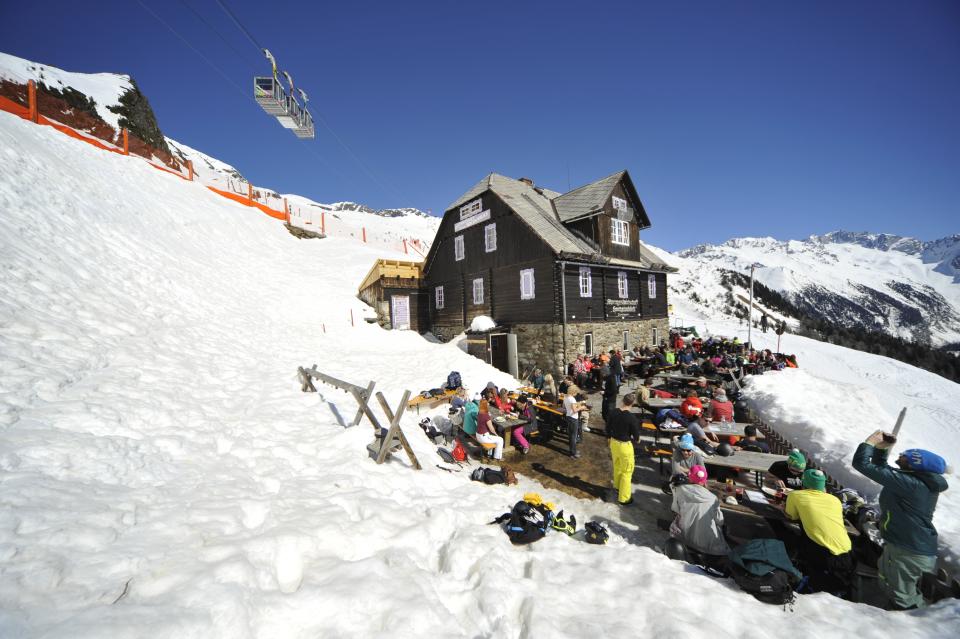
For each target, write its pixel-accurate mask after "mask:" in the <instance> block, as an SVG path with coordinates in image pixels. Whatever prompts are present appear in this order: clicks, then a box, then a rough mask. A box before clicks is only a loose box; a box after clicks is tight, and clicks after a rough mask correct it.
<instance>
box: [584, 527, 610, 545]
mask: <svg viewBox="0 0 960 639" xmlns="http://www.w3.org/2000/svg"><path fill="white" fill-rule="evenodd" d="M584 528H585V529H586V536H585V537H584V539H585V540H586V541H587V543H588V544H601V545H602V544H605V543H607V539H609V538H610V535H609V533H607V529H606V528H604V527H603V524H600V523H598V522H595V521H588V522H587V523H586V525H585V526H584Z"/></svg>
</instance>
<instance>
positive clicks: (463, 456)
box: [450, 441, 467, 462]
mask: <svg viewBox="0 0 960 639" xmlns="http://www.w3.org/2000/svg"><path fill="white" fill-rule="evenodd" d="M450 454H451V455H453V459H454V460H455V461H458V462H462V461H466V460H467V449H466V448H464V447H463V442H460V441H458V442H457V445H456V446H454V447H453V450H452V451H451V453H450Z"/></svg>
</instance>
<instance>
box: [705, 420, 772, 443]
mask: <svg viewBox="0 0 960 639" xmlns="http://www.w3.org/2000/svg"><path fill="white" fill-rule="evenodd" d="M747 426H750V424H748V423H745V422H710V425H709V426H708V427H707V430H709V431H710V432H711V433H713V434H714V435H717V436H720V435H723V436H725V437H727V436H730V435H736V436H738V437H745V436H746V433H744V432H743V429H744V428H746V427H747ZM757 439H763V433H761V432H760V431H759V429H758V430H757Z"/></svg>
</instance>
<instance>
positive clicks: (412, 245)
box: [0, 80, 428, 257]
mask: <svg viewBox="0 0 960 639" xmlns="http://www.w3.org/2000/svg"><path fill="white" fill-rule="evenodd" d="M21 86H22V85H21ZM21 95H22V94H21ZM27 98H28V105H27V106H23V105H22V104H18V103H17V102H14V101H13V100H11V99H9V98H7V97H4V96H2V95H0V111H6V112H7V113H11V114H13V115H16V116H17V117H20V118H23V119H24V120H29V121H31V122H34V123H36V124H40V125H44V126H49V127H52V128H54V129H56V130H57V131H59V132H61V133H63V134H65V135H68V136H70V137H72V138H74V139H77V140H80V141H82V142H86V143H87V144H90V145H92V146H95V147H97V148H98V149H102V150H104V151H109V152H111V153H117V154H119V155H130V152H129V135H128V132H127V129H126V128H124V129H122V135H123V137H122V139H123V147H122V148H121V147H119V146H116V145H112V144H110V143H108V142H105V141H101V140H100V139H97V138H94V137H91V136H87V135H84V134H83V133H81V132H79V131H77V130H76V129H73V128H71V127H69V126H66V125H64V124H61V123H59V122H56V121H54V120H51V119H49V118H47V117H44V116H43V115H40V113H39V111H38V106H37V89H36V85H35V83H34V81H33V80H30V81H28V83H27ZM140 159H142V160H143V161H144V162H146V163H147V164H149V165H150V166H152V167H153V168H155V169H158V170H160V171H164V172H165V173H170V174H171V175H176V176H177V177H179V178H181V179H183V180H187V181H191V182H192V181H193V180H194V177H195V175H194V171H193V163H192V162H190V161H187V165H186V169H187V175H183V174H182V173H180V172H178V171H174V170H172V169H170V168H168V167H166V166H160V165H157V164H154V163H153V162H151V161H149V160H147V159H146V158H143V157H141V158H140ZM207 188H208V189H209V190H211V191H213V192H214V193H216V194H217V195H219V196H221V197H225V198H227V199H229V200H232V201H234V202H237V203H238V204H243V205H244V206H249V207H252V208H255V209H258V210H260V211H261V212H263V213H265V214H266V215H269V216H270V217H271V218H274V219H276V220H281V221H283V222H288V223H289V222H290V215H289V207H288V205H287V202H286V199H285V198H284V210H283V211H278V210H276V209H273V208H270V207H269V206H267V205H265V204H261V203H260V202H258V201H257V199H256V198H259V193H255V192H254V190H253V185H251V184H250V183H249V182H248V183H247V193H246V195H243V194H239V193H234V192H232V191H224V190H222V189H218V188H216V187H213V186H209V185H207ZM267 199H269V198H267ZM321 226H322V228H321V233H323V234H324V235H326V234H333V235H339V236H342V237H354V238H356V235H355V232H356V231H357V230H359V233H360V236H361V237H360V238H358V239H361V240H362V241H363V242H364V243H377V244H383V245H385V246H389V247H390V248H392V249H393V250H402V251H403V252H404V253H405V254H408V255H415V256H416V255H419V256H420V257H425V256H426V252H427V248H428V247H427V246H426V245H425V244H424V243H423V242H421V240H419V239H416V238H409V239H408V238H397V237H396V236H390V235H389V234H386V235H384V236H383V237H381V238H377V237H376V235H375V234H371V235H372V236H371V237H369V238H368V233H367V229H366V227H361V228H360V229H355V228H354V229H346V228H343V229H336V228H332V229H331V228H329V223H328V222H327V221H326V220H325V219H322V222H321ZM401 246H402V248H401Z"/></svg>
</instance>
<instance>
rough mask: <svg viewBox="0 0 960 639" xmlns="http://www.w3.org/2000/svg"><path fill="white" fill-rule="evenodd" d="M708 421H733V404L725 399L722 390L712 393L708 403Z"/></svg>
mask: <svg viewBox="0 0 960 639" xmlns="http://www.w3.org/2000/svg"><path fill="white" fill-rule="evenodd" d="M710 421H712V422H732V421H733V402H731V401H730V400H728V399H727V394H726V393H725V392H724V391H723V390H722V389H721V390H718V391H717V392H716V393H714V394H713V399H712V400H711V401H710Z"/></svg>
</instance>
